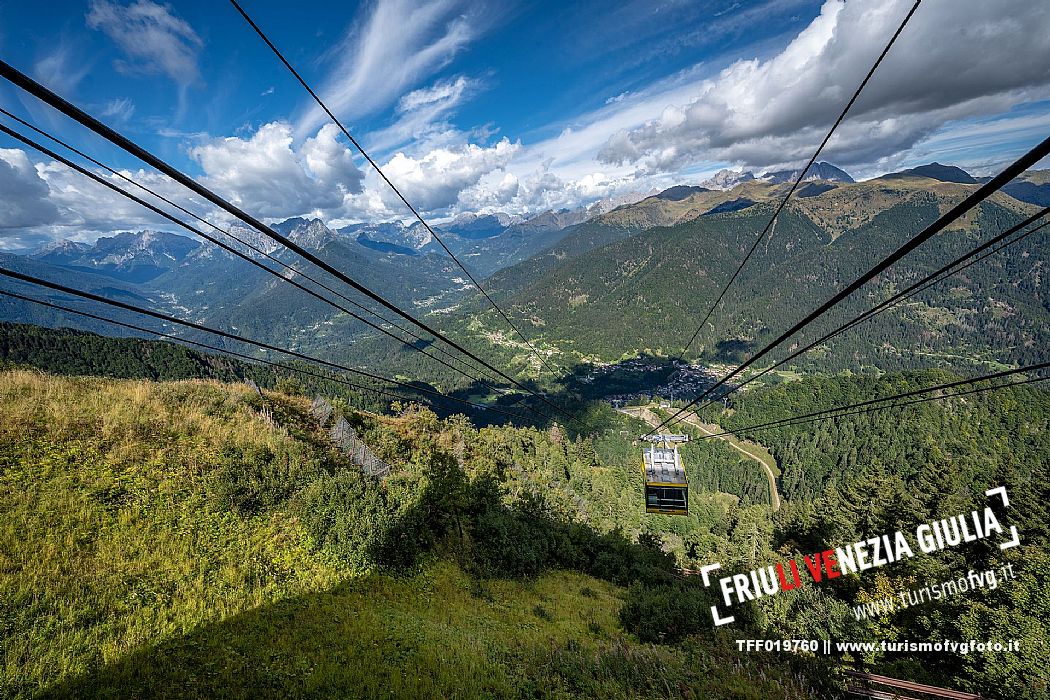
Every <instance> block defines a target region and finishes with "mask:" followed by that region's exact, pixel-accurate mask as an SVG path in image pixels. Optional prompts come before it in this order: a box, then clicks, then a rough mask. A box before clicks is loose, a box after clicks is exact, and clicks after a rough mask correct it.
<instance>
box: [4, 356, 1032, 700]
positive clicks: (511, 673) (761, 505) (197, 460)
mask: <svg viewBox="0 0 1050 700" xmlns="http://www.w3.org/2000/svg"><path fill="white" fill-rule="evenodd" d="M947 378H948V377H947V376H946V375H945V374H944V373H938V372H932V373H929V372H928V373H919V374H904V375H896V376H886V377H883V378H880V379H857V378H838V379H817V378H812V379H806V380H803V381H799V382H790V383H786V384H783V385H780V386H777V387H774V388H767V389H762V390H759V391H754V392H746V393H745V394H744V395H743V396H741V397H739V398H738V399H737V401H736V402H735V405H734V407H732V408H731V409H729V410H728V411H713V412H711V413H710V414H705V415H704V416H703V417H704V419H705V420H706V421H712V422H718V423H720V424H722V425H725V426H727V427H730V428H736V429H740V428H741V427H743V426H744V425H746V424H747V423H749V422H753V421H754V420H756V419H758V418H776V417H779V416H782V415H787V414H789V413H797V412H806V411H809V410H814V409H816V408H824V407H827V406H828V405H833V404H837V403H845V402H849V401H853V400H862V399H866V398H870V397H872V396H877V395H880V394H886V393H892V392H895V391H901V390H905V389H908V388H912V387H916V386H921V385H925V384H930V383H936V382H937V381H943V380H946V379H947ZM308 406H309V403H308V400H307V399H306V398H303V397H297V396H293V395H286V394H280V393H273V392H266V394H265V398H260V397H259V396H258V395H256V394H255V393H254V392H252V391H250V390H248V389H247V388H246V387H245V386H243V385H240V384H232V385H229V384H220V383H216V382H211V381H183V382H173V383H153V382H142V381H118V380H111V379H95V378H85V377H78V378H59V377H53V376H47V375H43V374H41V373H39V372H30V371H21V370H8V371H5V372H0V513H2V516H0V625H2V629H3V630H4V634H3V651H4V656H3V659H4V661H3V666H2V678H0V688H2V692H3V694H6V695H13V696H16V697H28V696H32V695H37V694H40V693H43V694H45V695H50V696H55V697H64V696H69V695H74V696H85V695H86V696H93V695H103V696H105V695H120V694H123V695H133V696H146V695H159V696H170V697H186V696H189V697H212V696H215V695H227V696H234V697H260V696H274V697H287V696H299V695H304V694H312V695H364V696H379V695H389V694H390V691H392V694H393V695H395V696H402V697H478V696H482V697H484V696H490V697H508V696H509V697H536V696H537V695H538V696H541V697H543V696H549V697H566V698H567V697H612V698H630V697H681V698H695V697H712V698H730V697H732V698H751V697H754V698H760V697H832V696H833V695H834V691H833V690H832V687H833V686H835V685H836V684H838V683H839V676H838V675H837V674H838V671H839V670H840V669H841V668H842V667H843V666H846V665H850V666H861V667H863V668H869V669H872V670H876V671H881V672H887V673H889V674H890V675H894V676H898V677H904V678H909V679H913V680H917V681H920V682H930V683H934V684H940V685H947V686H950V687H954V688H958V689H962V690H972V691H975V692H980V693H982V694H984V695H986V696H988V697H1002V698H1007V697H1009V698H1024V699H1025V700H1036V699H1037V698H1041V697H1044V696H1045V692H1046V690H1047V689H1048V688H1050V676H1048V667H1047V664H1046V662H1045V659H1046V639H1047V638H1048V634H1047V630H1046V623H1045V620H1046V619H1050V598H1048V596H1047V595H1046V590H1048V589H1050V581H1047V573H1046V572H1047V571H1048V569H1047V568H1046V564H1047V551H1048V545H1047V542H1048V531H1047V522H1050V521H1048V519H1047V517H1046V508H1047V506H1046V503H1048V502H1050V494H1048V493H1047V492H1046V484H1047V483H1048V475H1047V469H1048V460H1047V455H1048V454H1050V445H1048V444H1047V439H1048V438H1047V436H1048V435H1050V432H1048V431H1047V430H1046V427H1047V420H1048V419H1047V416H1050V394H1048V393H1047V392H1046V391H1045V390H1042V389H1037V388H1014V389H1009V390H1005V391H1001V392H997V393H995V394H988V395H975V396H969V397H965V398H964V399H958V400H950V401H945V402H943V403H931V404H923V405H922V406H920V407H915V408H913V409H908V410H907V411H905V412H903V413H900V414H897V415H893V414H890V413H883V414H871V415H857V416H849V417H846V418H843V419H841V420H839V421H835V422H829V423H825V424H821V425H818V426H808V427H805V426H791V427H789V428H782V429H779V430H775V431H765V432H760V433H756V434H749V435H746V436H747V437H748V438H750V439H752V440H754V441H755V442H758V443H759V444H762V445H765V446H767V447H769V449H770V451H771V452H772V454H773V455H774V456H775V458H776V460H777V464H778V467H779V469H780V472H781V473H780V477H779V482H778V486H779V487H780V488H781V490H782V492H783V495H784V496H785V500H784V502H783V505H782V507H781V509H780V510H779V511H778V512H777V513H776V514H775V515H774V514H773V513H772V512H771V510H770V508H769V505H768V490H767V489H768V487H767V484H766V482H765V476H764V473H763V471H762V470H761V468H760V467H759V466H758V465H757V464H755V463H754V462H753V461H752V460H749V459H747V458H746V457H744V456H742V455H740V454H739V453H738V452H736V451H735V450H733V449H732V448H731V447H730V446H729V445H728V444H726V443H723V442H721V441H712V440H698V441H696V442H695V443H693V444H691V445H689V446H688V447H687V451H686V452H685V459H686V463H687V466H688V469H689V472H690V481H691V489H690V514H689V516H687V517H669V516H646V515H644V513H643V512H642V500H641V497H640V495H641V484H640V475H639V469H638V462H637V460H638V452H637V447H636V446H634V445H632V444H631V441H632V438H633V436H635V435H637V434H638V433H639V432H640V430H641V427H640V425H638V424H637V423H634V422H632V421H631V420H630V419H627V418H626V417H619V418H616V419H615V420H613V419H611V418H610V420H608V421H607V422H606V424H605V427H604V429H603V430H601V431H599V432H597V433H596V434H595V435H593V436H591V437H587V438H585V437H580V438H572V437H570V436H569V435H567V434H566V433H565V432H564V431H563V430H562V429H561V428H559V427H552V428H550V429H546V430H538V429H536V428H516V427H503V426H491V427H484V428H475V427H473V426H472V425H470V423H469V422H468V421H466V420H465V419H464V418H463V417H462V416H451V417H449V418H446V419H444V420H442V419H439V418H438V417H437V416H436V415H434V414H433V413H432V412H430V411H428V410H426V409H422V408H419V407H413V406H409V407H405V408H403V409H402V410H400V412H399V413H398V415H396V416H385V417H384V416H377V415H374V414H370V413H364V412H359V411H353V410H350V409H349V408H348V407H347V406H346V404H344V403H340V404H339V406H340V407H341V409H340V410H341V411H342V412H343V413H344V414H345V416H346V418H347V420H348V421H349V422H350V423H351V424H352V425H353V427H354V428H355V430H356V431H357V433H358V435H360V436H361V438H362V439H363V440H364V441H365V442H367V444H369V445H370V446H371V447H372V448H373V449H374V450H375V452H376V454H377V455H378V456H379V457H380V458H382V459H384V460H386V461H388V462H389V463H390V464H391V465H392V467H393V470H392V473H391V474H390V475H389V476H388V477H386V478H385V479H383V480H382V481H377V480H372V479H369V478H366V477H364V476H362V475H361V473H360V472H359V471H358V469H357V468H356V467H355V466H354V465H353V464H352V463H351V462H350V461H349V460H348V459H347V458H346V457H345V456H344V455H342V454H341V453H340V452H339V451H337V450H336V449H334V448H333V447H332V445H331V444H330V442H329V441H328V438H327V435H326V433H325V432H324V431H323V430H322V429H321V428H320V427H319V426H317V425H316V424H315V423H314V421H313V420H312V419H311V417H310V416H309V415H308V413H307V409H308ZM995 485H1006V486H1007V487H1008V488H1009V492H1010V500H1011V504H1012V506H1011V509H1010V512H1009V513H1008V514H1007V516H1008V519H1007V520H1006V523H1007V524H1016V525H1017V526H1018V527H1019V529H1020V531H1021V532H1022V533H1023V535H1022V544H1021V546H1020V547H1018V548H1015V549H1013V550H1008V551H1005V552H1000V550H999V549H998V548H997V547H996V546H995V545H994V543H989V542H979V543H976V544H973V545H970V546H966V547H961V548H955V549H947V550H944V551H940V552H937V553H934V554H931V555H923V556H919V557H916V558H915V559H910V560H905V561H902V562H899V563H895V564H894V565H892V566H891V567H889V568H886V569H880V570H878V571H877V572H875V573H871V572H868V573H866V574H864V575H856V574H852V575H850V576H847V577H844V578H843V580H842V581H841V582H838V583H836V584H832V585H826V586H825V585H822V586H812V585H811V586H804V587H802V588H801V589H799V590H797V591H791V592H787V593H783V594H781V595H778V596H777V597H776V598H775V599H767V600H761V601H758V602H756V603H750V604H747V605H744V606H742V607H739V608H737V609H736V610H735V612H736V614H737V616H738V622H737V623H735V624H734V625H732V626H731V627H729V628H722V629H721V630H715V629H712V627H711V621H710V617H709V610H710V606H711V605H712V604H713V603H714V602H715V601H714V598H713V597H712V595H713V594H712V593H711V592H710V591H709V590H707V589H705V588H703V587H702V585H701V584H700V581H699V579H698V578H697V577H683V576H682V575H680V574H679V573H678V572H677V569H678V567H684V568H689V569H695V568H697V567H699V566H702V565H704V564H707V563H711V562H715V561H717V562H721V563H722V565H723V567H724V569H725V570H726V571H728V572H741V571H747V570H749V569H751V568H753V567H755V566H765V565H770V564H772V563H774V562H777V561H784V560H786V559H788V558H800V557H801V555H802V554H807V553H810V552H814V551H821V550H823V549H826V548H834V547H836V546H841V545H842V544H844V543H848V542H852V541H855V540H858V539H861V538H864V537H870V536H874V535H876V534H879V533H881V532H886V531H892V530H894V529H898V528H902V527H903V528H904V529H909V528H910V527H911V526H912V525H913V524H916V523H919V522H928V521H930V520H933V519H936V518H940V517H946V516H948V515H951V514H954V513H959V512H967V510H968V509H971V508H973V507H976V506H977V505H978V504H980V503H981V502H983V501H984V500H985V499H984V496H983V494H984V491H985V490H986V489H987V488H989V487H991V486H995ZM714 489H718V490H714ZM1006 564H1011V565H1013V567H1014V568H1015V570H1016V572H1017V577H1016V579H1014V580H1011V581H1009V582H1005V581H1004V582H1003V584H1002V585H1001V586H1000V587H999V588H997V589H996V590H994V591H990V590H987V591H980V592H974V593H971V594H968V595H966V596H957V597H955V598H952V599H950V600H945V601H941V602H937V603H927V604H926V605H924V606H918V607H916V608H914V609H907V610H902V611H897V612H896V613H894V614H892V615H889V616H886V617H885V618H879V619H869V620H859V619H856V618H855V617H854V615H853V614H852V609H853V606H856V605H858V604H860V603H863V602H866V601H871V600H875V599H877V598H878V597H879V596H880V595H886V594H887V593H890V592H893V591H897V590H905V589H908V588H912V587H915V586H918V585H922V584H923V583H928V582H931V581H940V580H945V579H947V578H949V577H950V576H953V575H956V574H957V573H958V572H963V573H965V572H966V571H969V570H971V569H972V570H978V571H980V570H985V569H988V568H992V567H1001V566H1004V565H1006ZM737 638H769V639H777V638H781V639H825V638H831V639H834V640H836V641H838V640H845V641H863V640H884V639H885V640H900V639H913V640H915V639H931V638H932V639H942V638H944V639H952V640H967V639H971V638H972V639H982V640H983V639H993V640H1001V639H1017V640H1019V641H1020V643H1021V645H1022V648H1021V651H1020V652H1019V653H1010V654H1003V653H998V654H997V653H991V652H989V653H973V654H970V655H968V656H966V657H958V656H952V655H946V654H893V653H871V654H864V655H862V656H852V655H832V657H817V658H814V657H812V656H805V655H802V656H789V655H778V656H774V657H768V656H762V655H755V654H750V653H748V654H741V653H739V652H737V651H736V646H735V643H734V641H733V640H735V639H737Z"/></svg>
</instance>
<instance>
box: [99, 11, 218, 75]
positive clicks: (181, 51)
mask: <svg viewBox="0 0 1050 700" xmlns="http://www.w3.org/2000/svg"><path fill="white" fill-rule="evenodd" d="M87 25H88V26H89V27H91V28H92V29H98V30H101V31H102V32H104V33H105V34H106V36H108V37H109V38H110V39H112V40H113V42H114V43H116V44H117V45H118V46H119V47H120V48H121V50H122V51H123V52H124V53H125V54H126V55H127V57H128V59H130V61H118V62H117V64H116V65H117V69H118V70H121V71H124V72H128V73H137V72H140V73H147V74H153V73H163V74H165V75H167V76H168V77H169V78H171V79H172V80H173V81H175V83H176V84H178V85H179V86H180V87H183V88H185V87H186V86H188V85H192V84H193V83H195V82H197V81H198V80H199V79H200V69H199V67H198V65H197V60H198V57H199V54H200V50H201V48H202V47H203V45H204V42H203V41H201V38H200V37H199V36H197V33H196V32H195V31H193V27H191V26H190V25H189V23H187V22H186V21H185V20H183V19H181V18H179V17H176V16H175V15H174V14H173V13H172V11H171V8H170V7H169V6H167V5H158V4H157V3H155V2H151V0H135V2H133V3H131V4H130V5H127V6H125V5H121V4H119V3H117V2H111V1H110V0H92V3H91V9H90V11H89V12H88V14H87Z"/></svg>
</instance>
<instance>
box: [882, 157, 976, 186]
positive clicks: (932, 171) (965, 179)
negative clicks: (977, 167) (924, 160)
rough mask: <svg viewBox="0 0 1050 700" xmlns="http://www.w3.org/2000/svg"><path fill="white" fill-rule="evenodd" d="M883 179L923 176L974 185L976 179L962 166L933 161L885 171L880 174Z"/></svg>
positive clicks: (941, 180)
mask: <svg viewBox="0 0 1050 700" xmlns="http://www.w3.org/2000/svg"><path fill="white" fill-rule="evenodd" d="M880 177H881V179H883V180H899V179H902V178H906V177H925V178H929V179H931V180H939V181H940V182H956V183H959V184H962V185H976V184H977V180H976V179H975V178H974V177H973V176H972V175H970V173H968V172H966V171H965V170H963V169H962V168H960V167H958V166H955V165H943V164H941V163H937V162H933V163H929V164H928V165H919V166H917V167H914V168H908V169H906V170H900V171H898V172H895V173H886V174H885V175H882V176H880Z"/></svg>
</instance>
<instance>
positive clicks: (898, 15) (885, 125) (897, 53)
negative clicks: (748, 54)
mask: <svg viewBox="0 0 1050 700" xmlns="http://www.w3.org/2000/svg"><path fill="white" fill-rule="evenodd" d="M910 5H911V2H909V0H881V1H879V2H866V3H855V2H850V3H846V2H844V0H828V2H826V3H825V5H824V6H823V8H822V10H821V13H820V15H819V16H818V17H817V18H816V19H814V20H813V22H812V23H810V25H809V26H808V27H807V28H806V29H805V30H803V31H802V32H801V33H800V34H799V35H798V36H797V37H796V38H795V39H794V40H793V41H792V42H791V43H790V44H789V45H788V46H787V47H786V48H785V49H784V50H783V51H781V52H780V53H779V54H777V55H775V56H773V57H772V58H770V59H768V60H759V59H753V60H741V61H737V62H735V63H733V64H732V65H730V66H729V67H727V68H726V69H725V70H723V71H721V72H720V73H719V74H718V75H717V76H715V77H713V78H711V79H708V80H705V81H703V82H702V83H701V84H700V85H699V86H698V87H697V90H696V93H695V95H694V97H693V99H692V100H691V101H689V102H687V103H684V104H668V105H666V107H665V109H664V110H663V113H662V114H661V115H660V117H658V118H656V119H653V120H651V121H649V122H648V123H646V124H644V125H642V126H640V127H636V128H628V129H624V130H622V131H620V132H618V133H616V134H615V135H613V136H611V137H610V138H609V139H608V140H607V142H606V143H605V146H604V148H603V149H602V150H601V151H600V154H599V157H600V159H601V160H602V161H604V162H606V163H610V164H623V163H634V164H638V165H640V166H642V167H644V168H646V169H648V170H650V171H663V172H666V171H673V170H675V169H679V168H681V167H683V166H686V165H689V164H692V163H695V162H696V161H698V160H705V161H712V160H719V161H727V162H735V163H740V164H743V165H747V166H750V167H755V168H761V167H768V166H779V165H786V164H794V163H797V162H798V161H801V160H804V159H806V158H807V157H808V156H809V155H810V154H811V153H812V150H813V148H814V147H815V146H816V144H818V143H819V142H820V139H821V137H822V135H823V133H825V132H826V131H827V128H828V127H829V126H830V124H831V122H832V121H833V120H834V118H835V117H836V116H837V115H838V113H839V112H840V111H841V109H842V107H843V105H844V104H845V103H846V101H847V100H848V99H849V97H850V95H851V94H852V93H853V91H854V90H855V89H856V86H857V84H859V82H860V80H861V78H862V77H863V76H864V74H865V73H866V72H867V70H868V68H870V65H871V63H872V61H874V59H875V57H876V56H878V54H879V52H880V51H881V50H882V47H883V46H884V45H885V43H886V41H887V39H888V38H889V36H890V35H891V34H892V33H893V31H894V30H895V29H896V27H897V25H898V24H899V23H900V21H901V19H903V17H904V15H905V13H906V12H907V10H908V8H909V6H910ZM1048 25H1050V5H1048V4H1046V3H1031V2H1027V1H1026V0H1004V1H1003V2H999V3H986V2H983V0H959V1H958V2H930V3H924V4H923V5H922V6H920V7H919V9H918V11H917V12H916V14H915V16H914V18H913V19H912V21H911V23H910V24H909V25H908V27H907V28H906V29H905V31H904V33H903V34H902V35H901V37H900V39H898V41H897V43H896V44H895V45H894V47H893V49H892V50H891V51H890V53H889V55H888V56H887V58H886V60H885V61H884V62H883V64H882V66H880V68H879V70H878V72H877V73H876V75H875V77H874V78H873V79H872V81H871V83H870V84H869V85H868V87H867V88H866V89H865V92H864V93H863V94H862V97H861V99H860V100H859V101H858V103H857V104H856V105H855V106H854V108H853V110H851V112H850V116H849V117H848V119H847V121H846V122H845V123H844V124H843V125H842V126H841V127H840V129H839V131H838V132H837V134H836V137H835V138H834V139H833V140H832V142H831V143H830V144H829V147H828V148H827V149H826V151H825V154H824V156H823V157H825V158H827V159H828V160H832V161H834V162H839V163H841V164H844V165H849V164H852V163H862V162H866V161H870V160H872V159H874V158H880V157H882V158H884V157H887V156H892V155H893V154H896V153H900V152H902V151H904V150H906V149H908V148H910V147H912V146H914V145H915V144H916V143H918V142H919V141H921V140H922V139H924V138H926V137H927V136H929V135H930V134H932V133H933V132H934V131H935V130H937V129H938V128H939V127H941V126H942V125H943V124H944V123H945V122H947V121H951V120H958V119H965V118H969V117H974V116H978V115H983V114H989V113H992V112H996V111H1003V110H1006V109H1009V108H1010V107H1012V106H1014V105H1016V104H1019V103H1021V102H1026V101H1030V100H1032V99H1037V98H1041V97H1045V96H1047V95H1050V34H1047V32H1046V30H1045V28H1046V27H1047V26H1048Z"/></svg>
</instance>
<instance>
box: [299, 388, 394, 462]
mask: <svg viewBox="0 0 1050 700" xmlns="http://www.w3.org/2000/svg"><path fill="white" fill-rule="evenodd" d="M310 413H311V414H312V415H313V416H314V418H316V419H317V421H318V423H320V425H321V427H324V426H325V425H327V424H328V422H329V421H330V420H331V419H332V416H333V414H334V409H333V408H332V405H331V404H330V403H328V402H327V401H325V400H324V399H322V398H321V397H317V398H316V399H314V402H313V404H312V405H311V407H310ZM328 436H329V438H331V440H332V442H333V443H334V444H335V446H336V447H337V448H339V450H340V451H342V452H343V453H344V454H346V455H347V456H349V457H350V460H351V461H352V462H353V463H354V464H356V465H357V466H358V468H359V469H360V470H361V473H362V474H364V475H365V476H372V477H377V478H380V477H384V476H387V475H388V474H390V465H389V464H388V463H386V462H384V461H383V460H381V459H379V458H378V457H376V456H375V453H374V452H372V448H370V447H369V446H368V445H366V444H365V443H364V441H363V440H361V438H360V437H358V435H357V431H355V430H354V429H353V427H352V426H351V425H350V423H348V422H347V420H346V418H344V417H342V416H340V417H339V418H338V419H336V421H335V423H334V424H333V425H332V427H331V429H329V431H328Z"/></svg>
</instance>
